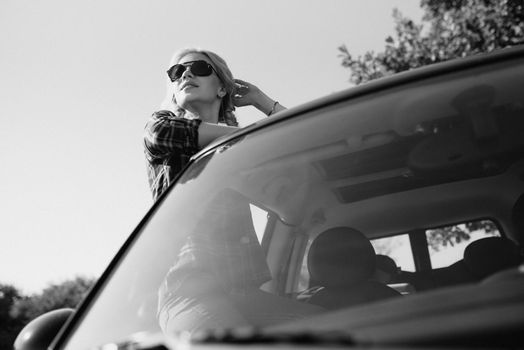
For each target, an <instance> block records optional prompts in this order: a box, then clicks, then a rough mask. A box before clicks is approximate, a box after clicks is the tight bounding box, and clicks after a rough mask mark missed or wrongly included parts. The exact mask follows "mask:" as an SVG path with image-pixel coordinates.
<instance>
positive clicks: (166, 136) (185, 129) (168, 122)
mask: <svg viewBox="0 0 524 350" xmlns="http://www.w3.org/2000/svg"><path fill="white" fill-rule="evenodd" d="M200 123H201V120H199V119H192V120H190V119H184V118H178V117H176V116H175V115H174V114H173V113H172V112H170V111H159V112H155V113H153V115H152V116H151V118H150V120H149V121H148V122H147V124H146V127H145V134H144V145H145V149H146V152H147V154H148V155H149V156H150V157H151V160H154V159H156V160H160V159H165V158H168V157H172V156H173V152H181V153H183V154H186V155H189V154H191V155H192V154H194V153H195V152H196V151H197V150H198V127H199V126H200Z"/></svg>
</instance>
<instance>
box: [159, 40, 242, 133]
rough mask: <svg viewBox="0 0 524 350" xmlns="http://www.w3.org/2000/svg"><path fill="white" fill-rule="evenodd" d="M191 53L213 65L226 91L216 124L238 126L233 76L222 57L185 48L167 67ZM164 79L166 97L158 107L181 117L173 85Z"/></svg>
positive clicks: (182, 114)
mask: <svg viewBox="0 0 524 350" xmlns="http://www.w3.org/2000/svg"><path fill="white" fill-rule="evenodd" d="M191 53H198V54H202V55H204V56H206V57H207V58H208V59H209V61H210V62H211V64H212V65H213V68H215V71H216V73H217V76H218V78H219V79H220V81H221V83H222V84H223V86H224V89H225V90H226V94H225V96H224V97H223V98H222V102H221V104H220V111H219V113H218V122H219V123H225V124H227V125H231V126H238V122H237V118H236V116H235V113H234V111H235V105H234V103H233V96H234V94H235V80H234V78H233V74H232V73H231V71H230V70H229V67H228V66H227V64H226V61H224V59H223V58H222V57H220V56H219V55H217V54H216V53H214V52H211V51H208V50H203V49H197V48H186V49H182V50H180V51H177V52H176V53H175V54H174V55H173V57H172V58H171V61H170V63H169V67H172V66H173V65H175V64H176V63H177V62H179V61H180V59H181V58H182V57H184V56H186V55H188V54H191ZM166 79H167V89H166V90H167V91H166V97H165V98H164V101H163V102H162V104H161V106H160V107H161V108H162V109H167V110H170V111H172V112H173V113H175V114H176V115H177V116H180V117H183V116H184V114H185V110H184V109H183V108H181V107H180V106H178V105H177V104H176V101H175V98H174V90H173V83H172V82H171V80H169V78H166Z"/></svg>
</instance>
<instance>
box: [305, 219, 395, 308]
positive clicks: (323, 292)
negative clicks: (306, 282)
mask: <svg viewBox="0 0 524 350" xmlns="http://www.w3.org/2000/svg"><path fill="white" fill-rule="evenodd" d="M375 264H376V261H375V250H374V249H373V246H372V245H371V243H370V242H369V240H368V239H367V238H366V237H365V236H364V235H363V234H362V233H361V232H359V231H357V230H355V229H352V228H348V227H336V228H331V229H329V230H327V231H325V232H323V233H321V234H320V235H319V236H318V237H316V239H315V240H314V241H313V243H312V244H311V247H310V249H309V254H308V257H307V266H308V270H309V273H310V276H311V278H310V281H311V282H310V286H311V287H313V286H321V287H322V288H321V289H320V290H319V291H318V292H317V293H315V294H314V295H313V296H311V298H310V299H309V302H310V303H312V304H316V305H319V306H322V307H324V308H326V309H339V308H343V307H348V306H352V305H356V304H360V303H365V302H371V301H375V300H380V299H385V298H390V297H395V296H400V293H399V292H397V291H396V290H394V289H393V288H390V287H388V286H386V285H385V284H382V283H379V282H377V281H373V280H371V278H372V277H373V274H374V272H375Z"/></svg>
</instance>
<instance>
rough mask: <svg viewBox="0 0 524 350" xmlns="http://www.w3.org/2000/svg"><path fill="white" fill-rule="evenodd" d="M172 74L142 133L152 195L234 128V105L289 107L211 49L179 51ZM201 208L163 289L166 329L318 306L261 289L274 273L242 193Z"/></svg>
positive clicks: (290, 314) (269, 110)
mask: <svg viewBox="0 0 524 350" xmlns="http://www.w3.org/2000/svg"><path fill="white" fill-rule="evenodd" d="M168 76H169V86H168V92H167V97H166V101H165V102H164V106H163V108H164V110H161V111H159V112H156V113H154V114H153V116H152V118H151V120H150V121H149V122H148V124H147V127H146V136H145V148H146V156H147V158H148V161H149V180H150V185H151V189H152V191H153V196H154V198H155V199H156V198H158V196H159V195H160V194H161V193H162V192H163V191H164V190H165V189H166V188H167V186H169V184H170V182H172V181H173V179H174V178H175V177H176V176H177V174H178V173H179V172H180V171H181V170H182V168H183V167H184V166H185V165H186V164H187V162H188V160H189V158H190V157H191V156H192V155H193V154H194V153H196V152H197V151H198V150H200V149H201V148H202V147H204V146H205V145H207V144H208V143H209V142H211V141H213V140H214V139H216V138H217V137H220V136H222V135H225V134H228V133H230V132H232V131H234V130H236V129H237V121H236V118H235V115H234V113H233V111H234V110H235V106H248V105H252V106H254V107H256V108H257V109H259V110H260V111H262V112H263V113H265V114H266V115H268V116H269V115H272V114H273V113H275V112H277V111H280V110H282V109H284V107H283V106H281V105H280V104H279V103H278V102H276V101H274V100H272V99H270V98H269V97H268V96H267V95H266V94H264V93H263V92H262V91H260V90H259V89H258V88H257V87H256V86H254V85H252V84H249V83H247V82H244V81H241V80H234V79H233V76H232V74H231V72H230V70H229V69H228V67H227V65H226V63H225V62H224V60H223V59H221V58H220V57H219V56H217V55H216V54H214V53H212V52H209V51H204V50H196V49H189V50H183V51H181V52H180V53H178V54H176V55H175V56H174V58H173V60H172V62H171V66H170V68H169V70H168ZM199 211H201V213H202V220H199V221H198V224H197V225H196V227H195V229H194V231H193V232H190V233H187V236H186V237H185V242H184V244H183V246H182V247H180V248H178V249H177V250H178V251H177V257H176V259H175V262H174V265H173V266H172V267H171V268H170V269H169V271H168V272H167V274H166V276H165V278H164V280H163V282H162V284H161V286H160V289H159V299H158V321H159V324H160V327H161V328H162V329H163V330H164V331H165V332H167V333H173V332H178V331H190V332H193V331H198V330H203V329H216V328H220V327H226V328H228V327H236V326H245V325H252V326H266V325H273V324H275V323H276V322H277V321H284V320H292V319H297V318H302V317H305V316H307V315H311V314H316V313H318V312H319V311H320V308H318V307H316V306H312V305H302V304H301V303H298V302H296V301H292V300H290V299H287V298H281V297H277V296H275V295H272V294H270V293H267V292H263V291H262V290H260V286H261V285H262V284H263V283H264V282H266V281H268V280H270V279H271V278H272V276H271V275H270V271H269V268H268V266H267V264H266V261H265V256H264V254H263V252H262V250H261V248H260V245H259V244H258V240H257V238H256V233H255V230H254V228H253V223H252V219H251V216H250V215H251V214H250V211H249V203H248V202H246V200H245V198H244V197H243V196H241V195H239V194H238V193H235V192H234V191H232V190H231V191H223V192H221V193H219V194H218V195H217V196H216V197H214V198H213V199H212V200H211V201H210V203H208V205H203V206H202V207H201V208H199ZM175 249H176V248H175Z"/></svg>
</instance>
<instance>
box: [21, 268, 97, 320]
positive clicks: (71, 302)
mask: <svg viewBox="0 0 524 350" xmlns="http://www.w3.org/2000/svg"><path fill="white" fill-rule="evenodd" d="M94 282H95V280H94V279H89V278H84V277H76V278H75V279H73V280H67V281H64V282H62V283H60V284H52V285H50V286H49V287H47V288H45V289H44V290H43V291H42V292H41V293H40V294H35V295H32V296H26V297H22V298H19V299H18V300H16V301H15V303H14V305H13V307H12V309H11V316H12V317H14V318H17V319H20V320H22V321H23V322H24V323H27V322H29V321H31V320H32V319H34V318H36V317H38V316H40V315H42V314H44V313H46V312H48V311H52V310H56V309H61V308H66V307H67V308H76V307H77V305H78V303H79V302H80V301H81V300H82V299H83V298H84V297H85V295H86V294H87V292H88V291H89V289H90V288H91V286H92V285H93V284H94Z"/></svg>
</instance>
